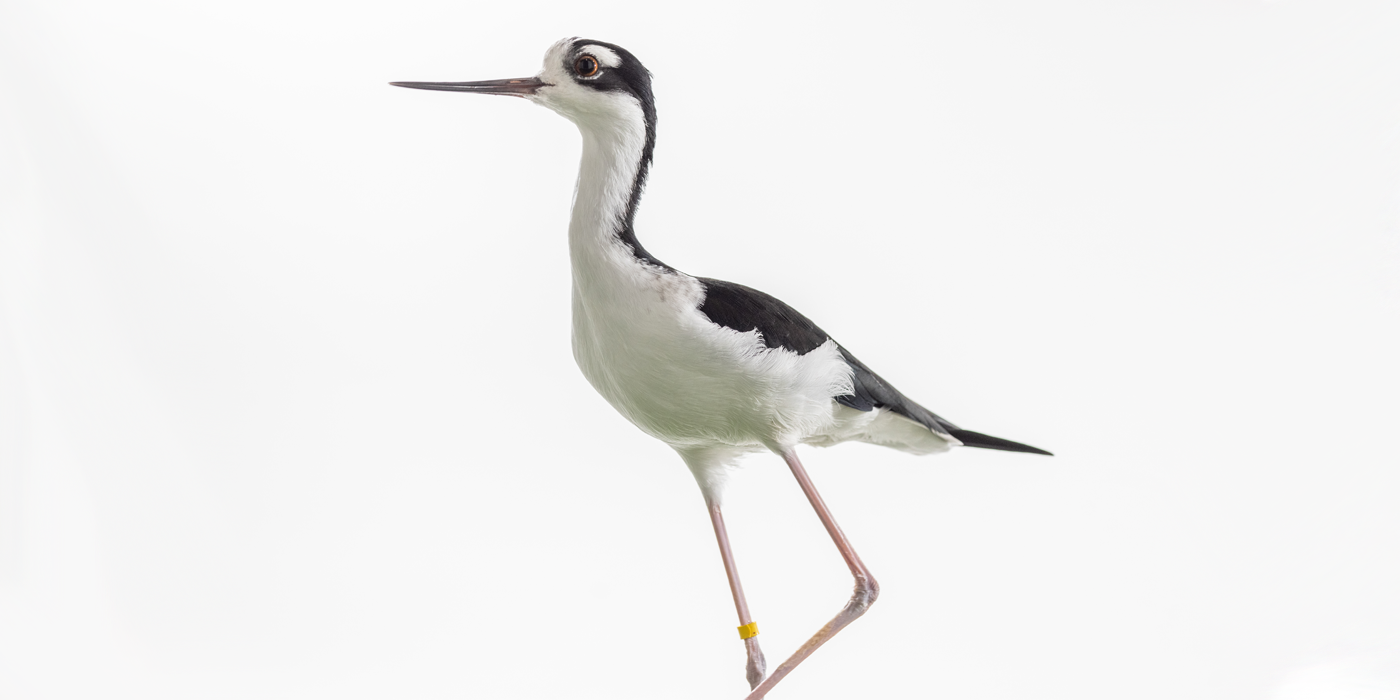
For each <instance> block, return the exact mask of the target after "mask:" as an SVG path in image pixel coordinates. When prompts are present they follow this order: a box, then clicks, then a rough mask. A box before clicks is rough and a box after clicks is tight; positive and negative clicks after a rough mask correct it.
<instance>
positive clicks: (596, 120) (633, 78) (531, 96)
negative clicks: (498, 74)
mask: <svg viewBox="0 0 1400 700" xmlns="http://www.w3.org/2000/svg"><path fill="white" fill-rule="evenodd" d="M391 84H392V85H397V86H399V87H407V88H418V89H420V90H448V91H452V92H475V93H478V94H482V95H510V96H514V97H523V98H525V99H527V100H530V101H531V102H534V103H536V104H540V105H544V106H545V107H548V108H550V109H552V110H554V111H555V112H558V113H559V114H562V115H564V116H565V117H567V118H568V119H569V120H571V121H573V122H574V123H575V124H578V125H579V128H580V129H583V130H585V131H607V130H614V129H619V128H621V129H645V130H646V131H647V132H650V131H651V130H652V128H653V127H654V124H655V123H656V109H655V106H654V103H653V101H652V95H651V73H649V72H648V71H647V69H646V67H645V66H643V65H642V62H641V61H638V60H637V57H636V56H633V55H632V54H631V53H630V52H629V51H627V50H626V49H624V48H622V47H621V46H617V45H615V44H609V43H607V42H602V41H593V40H591V39H579V38H577V37H573V38H569V39H563V40H560V41H558V42H556V43H555V44H554V45H553V46H551V47H549V51H547V52H546V53H545V55H544V68H543V69H542V70H541V71H540V72H539V74H538V75H535V76H534V77H530V78H512V79H506V80H479V81H475V82H468V83H391Z"/></svg>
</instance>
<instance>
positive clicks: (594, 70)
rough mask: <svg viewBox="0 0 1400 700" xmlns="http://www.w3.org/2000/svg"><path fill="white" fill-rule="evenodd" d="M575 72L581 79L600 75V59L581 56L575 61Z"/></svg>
mask: <svg viewBox="0 0 1400 700" xmlns="http://www.w3.org/2000/svg"><path fill="white" fill-rule="evenodd" d="M574 72H575V73H578V74H579V76H580V77H583V78H588V77H591V76H594V75H597V74H598V59H596V58H593V57H592V56H579V57H578V60H577V61H574Z"/></svg>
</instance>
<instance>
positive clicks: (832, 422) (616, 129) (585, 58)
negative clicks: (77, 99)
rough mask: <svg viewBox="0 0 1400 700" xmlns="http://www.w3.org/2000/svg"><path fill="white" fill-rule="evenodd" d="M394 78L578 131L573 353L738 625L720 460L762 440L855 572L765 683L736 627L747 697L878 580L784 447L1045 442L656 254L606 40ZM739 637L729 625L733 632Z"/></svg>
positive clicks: (619, 72)
mask: <svg viewBox="0 0 1400 700" xmlns="http://www.w3.org/2000/svg"><path fill="white" fill-rule="evenodd" d="M394 84H395V85H399V86H402V87H413V88H420V89H429V90H447V91H456V92H477V93H483V94H501V95H514V96H519V97H524V98H525V99H528V100H530V101H532V102H535V103H537V104H540V105H543V106H545V107H548V108H550V109H552V110H554V111H555V112H557V113H559V114H561V115H563V116H564V117H566V118H568V119H570V120H571V121H573V122H574V123H575V124H577V125H578V128H579V132H580V134H581V135H582V137H583V153H582V159H581V161H582V162H581V164H580V168H579V178H578V184H577V190H576V192H575V198H574V206H573V213H572V217H571V221H570V225H569V250H570V259H571V266H572V271H573V351H574V357H575V359H576V361H577V362H578V365H579V367H580V369H582V371H583V374H584V376H585V377H587V379H588V381H589V382H590V383H591V384H592V385H593V387H594V388H595V389H596V390H597V391H598V393H600V394H602V396H603V397H604V398H605V399H606V400H607V401H608V402H609V403H610V404H612V406H613V407H614V408H616V409H617V410H618V412H620V413H621V414H622V415H623V416H625V417H626V418H627V419H628V420H630V421H631V422H632V423H634V424H635V425H636V426H637V427H639V428H641V429H642V430H643V431H644V432H646V433H647V434H649V435H651V436H653V437H655V438H657V439H659V440H661V441H663V442H665V443H667V444H668V445H670V446H671V447H672V448H674V449H675V450H676V451H677V452H678V453H679V454H680V456H681V458H682V459H683V460H684V461H685V463H686V465H687V466H688V467H689V468H690V470H691V472H692V473H693V474H694V475H695V478H696V481H697V482H698V483H699V485H700V488H701V491H702V493H703V495H704V497H705V500H706V503H707V505H708V506H709V508H710V513H711V518H712V521H713V524H714V527H715V532H716V535H717V537H718V538H719V542H720V549H721V553H722V555H723V557H724V560H725V567H726V571H727V573H728V575H729V578H730V585H731V588H732V590H733V594H734V597H735V603H736V606H737V608H738V612H739V617H740V622H741V624H742V625H748V624H750V623H752V619H751V618H750V617H749V614H748V610H747V603H746V602H745V600H744V597H743V592H742V588H741V587H740V586H739V581H738V574H737V570H736V568H735V566H734V563H733V560H732V555H731V553H730V552H729V546H728V539H727V534H726V533H725V531H724V526H723V520H722V518H721V516H720V503H721V497H722V493H723V487H724V482H725V475H726V474H727V473H728V470H729V468H730V467H731V466H732V465H733V464H734V463H735V461H736V460H737V459H738V458H739V457H740V456H742V455H744V454H746V453H752V452H764V451H771V452H774V453H777V454H779V455H781V456H783V457H784V459H785V460H786V461H787V462H788V464H789V466H790V467H791V468H792V469H793V473H794V475H795V476H796V477H797V479H798V481H799V484H800V485H801V486H802V488H803V490H804V492H805V493H806V494H807V496H808V498H809V499H810V500H811V501H812V505H813V507H814V508H816V510H817V512H818V515H819V517H821V519H822V522H823V524H824V525H825V526H826V528H827V530H828V532H829V533H830V534H831V536H832V537H833V539H834V541H835V542H836V544H837V547H838V549H839V550H840V551H841V553H842V556H843V557H844V558H845V559H846V561H847V563H848V565H849V566H850V568H851V571H852V574H853V576H854V577H855V580H856V595H855V596H853V597H852V600H851V602H850V603H848V604H847V607H846V608H845V609H844V610H843V611H842V614H841V615H838V616H837V619H835V620H833V621H832V622H831V623H829V624H828V625H827V627H825V628H823V630H822V631H821V632H819V633H818V634H817V636H814V637H813V639H812V641H810V642H809V643H808V644H807V645H804V647H803V649H802V650H799V652H798V653H797V654H794V656H793V657H792V658H790V659H789V660H788V661H787V662H785V663H784V664H783V666H781V667H780V668H779V669H776V670H775V671H774V674H773V675H772V676H771V677H769V678H768V679H767V681H766V682H762V683H761V686H760V682H761V681H763V679H764V662H763V659H762V654H761V652H759V651H758V646H757V640H756V639H755V638H753V637H752V636H751V635H750V636H749V637H748V638H746V639H745V643H746V645H747V647H748V652H749V674H748V675H749V680H750V683H751V685H752V686H754V687H756V690H755V691H754V694H753V695H752V696H750V697H754V698H757V697H761V696H762V694H763V693H765V692H766V691H767V690H768V689H769V688H771V687H772V686H773V684H775V683H776V682H777V681H778V680H779V679H781V677H782V676H783V675H785V674H786V673H787V672H788V671H791V669H792V667H794V666H796V665H797V663H799V662H800V661H801V660H802V659H804V658H806V656H807V655H808V654H810V653H811V652H812V650H814V649H815V648H816V647H817V646H820V645H821V644H822V643H823V642H825V641H826V640H827V639H829V638H830V637H831V636H832V635H834V634H835V633H836V632H837V631H839V630H840V629H841V628H842V627H844V626H845V625H846V624H848V623H849V622H850V621H851V620H853V619H855V617H858V616H859V615H860V614H861V613H863V612H864V610H865V608H866V607H868V606H869V604H870V603H871V602H873V601H874V599H875V596H876V594H877V593H878V585H877V584H875V581H874V578H873V577H872V576H870V575H869V572H868V570H866V569H865V568H864V565H863V564H861V563H860V561H859V557H857V556H856V555H855V552H854V550H853V549H851V548H850V545H849V543H848V542H846V540H845V537H844V535H843V534H842V533H841V532H840V529H839V528H838V527H837V526H836V524H835V521H834V519H832V518H831V517H830V514H829V512H827V510H826V508H825V505H824V504H822V503H821V499H820V497H819V496H818V495H817V493H816V491H815V487H813V486H812V485H811V483H810V479H808V478H807V476H806V473H805V471H803V469H802V467H801V464H800V462H799V461H798V460H797V457H796V453H795V451H794V448H795V446H796V445H799V444H811V445H822V446H826V445H834V444H837V443H841V442H847V441H861V442H868V443H874V444H879V445H885V446H888V447H893V448H895V449H899V450H903V451H906V452H912V453H916V454H928V453H935V452H942V451H946V450H948V449H949V448H951V447H955V446H959V445H962V446H970V447H982V448H988V449H995V450H1008V451H1013V452H1033V453H1039V454H1049V453H1048V452H1045V451H1043V450H1040V449H1037V448H1034V447H1030V446H1028V445H1022V444H1020V443H1016V442H1011V441H1009V440H1003V439H1001V438H996V437H991V436H988V435H982V434H980V433H975V432H972V431H968V430H962V429H961V428H958V427H957V426H955V425H953V424H952V423H950V422H948V421H947V420H944V419H943V418H940V417H939V416H937V415H935V414H934V413H932V412H931V411H929V410H928V409H925V408H924V407H923V406H920V405H919V404H917V403H915V402H914V401H912V400H910V399H909V398H908V397H906V396H904V395H903V394H901V393H900V392H899V391H898V390H896V389H895V388H894V387H893V386H891V385H890V384H889V383H888V382H886V381H885V380H884V379H882V378H881V377H880V376H879V375H877V374H875V373H874V372H873V371H871V370H870V368H869V367H866V366H865V364H863V363H862V362H860V361H859V360H857V359H856V358H855V356H854V355H852V354H851V353H850V352H849V351H848V350H847V349H846V348H844V347H842V346H841V345H839V344H838V343H837V342H836V341H835V340H834V339H832V338H831V337H830V336H829V335H827V334H826V332H824V331H822V329H821V328H819V327H818V326H817V325H816V324H814V323H812V322H811V321H810V320H808V319H807V317H806V316H804V315H802V314H801V313H799V312H797V311H796V310H795V309H793V308H792V307H791V306H788V305H787V304H785V303H783V302H782V301H779V300H778V299H776V298H774V297H772V296H770V295H768V294H764V293H763V292H760V291H757V290H755V289H751V288H749V287H745V286H743V285H740V284H734V283H732V282H723V281H720V280H713V279H707V278H703V277H694V276H691V275H688V274H686V273H684V272H681V271H680V270H677V269H676V268H673V267H671V266H670V265H667V264H666V263H663V262H662V261H660V260H658V259H657V258H656V257H655V256H653V255H651V254H650V253H648V252H647V251H646V249H645V248H644V247H643V246H642V244H641V242H640V241H638V239H637V235H636V232H635V230H634V227H633V221H634V219H635V217H636V211H637V206H638V204H639V202H640V198H641V194H642V189H643V186H644V185H645V182H646V179H647V173H648V171H649V169H650V167H651V161H652V152H653V150H654V148H655V145H656V108H655V104H654V101H653V96H652V90H651V75H650V73H648V72H647V70H646V68H644V67H643V66H642V64H641V63H640V62H639V61H638V60H637V59H636V57H635V56H633V55H632V54H631V53H629V52H627V51H626V50H625V49H622V48H621V47H619V46H616V45H614V44H609V43H605V42H601V41H592V40H586V39H577V38H572V39H565V40H562V41H560V42H558V43H556V44H555V45H554V46H552V47H550V49H549V51H548V52H547V53H546V55H545V60H544V68H543V70H542V71H541V72H540V73H539V74H538V75H537V76H535V77H532V78H522V79H515V80H492V81H480V82H471V83H394ZM742 634H744V631H743V628H741V635H742Z"/></svg>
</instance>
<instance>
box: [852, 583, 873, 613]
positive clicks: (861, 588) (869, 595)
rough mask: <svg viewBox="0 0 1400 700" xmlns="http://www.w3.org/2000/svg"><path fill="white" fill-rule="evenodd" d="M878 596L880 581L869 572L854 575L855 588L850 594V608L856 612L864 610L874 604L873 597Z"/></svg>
mask: <svg viewBox="0 0 1400 700" xmlns="http://www.w3.org/2000/svg"><path fill="white" fill-rule="evenodd" d="M879 597H880V582H879V581H876V580H875V577H874V576H870V575H869V574H867V575H864V576H857V577H856V590H855V593H853V594H852V595H851V603H850V608H851V609H852V610H855V611H856V612H861V613H863V612H865V611H866V609H867V608H869V607H870V606H871V605H874V604H875V599H876V598H879Z"/></svg>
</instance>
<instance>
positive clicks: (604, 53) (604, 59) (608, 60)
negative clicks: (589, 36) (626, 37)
mask: <svg viewBox="0 0 1400 700" xmlns="http://www.w3.org/2000/svg"><path fill="white" fill-rule="evenodd" d="M579 53H586V54H588V55H590V56H592V57H594V58H596V59H598V62H599V63H601V64H603V65H605V66H607V67H609V68H616V67H618V66H620V65H622V58H621V57H620V56H618V55H617V52H615V51H613V50H612V49H610V48H608V47H606V46H599V45H597V44H589V45H587V46H585V47H583V48H581V49H579Z"/></svg>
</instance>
